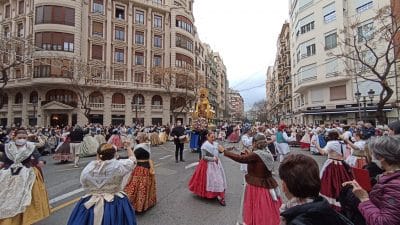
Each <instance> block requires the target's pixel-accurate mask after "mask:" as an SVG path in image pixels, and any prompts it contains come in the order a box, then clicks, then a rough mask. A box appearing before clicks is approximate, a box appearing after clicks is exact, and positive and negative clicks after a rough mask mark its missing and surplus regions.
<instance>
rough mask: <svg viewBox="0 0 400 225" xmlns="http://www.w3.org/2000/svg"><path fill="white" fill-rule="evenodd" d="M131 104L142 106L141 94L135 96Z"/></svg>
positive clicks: (142, 98)
mask: <svg viewBox="0 0 400 225" xmlns="http://www.w3.org/2000/svg"><path fill="white" fill-rule="evenodd" d="M133 104H134V105H144V97H143V95H141V94H137V95H135V96H133Z"/></svg>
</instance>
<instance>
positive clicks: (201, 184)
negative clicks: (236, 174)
mask: <svg viewBox="0 0 400 225" xmlns="http://www.w3.org/2000/svg"><path fill="white" fill-rule="evenodd" d="M207 167H208V163H207V161H205V160H203V159H202V160H200V162H199V165H197V167H196V170H195V171H194V174H193V176H192V178H191V179H190V181H189V190H190V191H191V192H193V193H194V194H196V195H198V196H200V197H202V198H216V197H221V198H224V197H225V192H211V191H207Z"/></svg>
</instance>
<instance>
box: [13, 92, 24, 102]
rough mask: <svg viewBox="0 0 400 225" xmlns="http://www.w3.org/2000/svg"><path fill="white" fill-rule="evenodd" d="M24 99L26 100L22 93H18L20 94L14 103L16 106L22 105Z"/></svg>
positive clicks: (16, 96)
mask: <svg viewBox="0 0 400 225" xmlns="http://www.w3.org/2000/svg"><path fill="white" fill-rule="evenodd" d="M23 99H24V98H23V96H22V94H21V92H18V93H17V94H16V95H15V99H14V103H15V104H22V101H23Z"/></svg>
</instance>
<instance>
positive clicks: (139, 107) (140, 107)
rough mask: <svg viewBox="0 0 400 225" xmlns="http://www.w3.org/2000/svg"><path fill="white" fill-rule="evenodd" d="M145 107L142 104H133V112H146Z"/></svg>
mask: <svg viewBox="0 0 400 225" xmlns="http://www.w3.org/2000/svg"><path fill="white" fill-rule="evenodd" d="M144 108H145V106H144V105H142V104H132V111H136V110H137V111H138V112H144Z"/></svg>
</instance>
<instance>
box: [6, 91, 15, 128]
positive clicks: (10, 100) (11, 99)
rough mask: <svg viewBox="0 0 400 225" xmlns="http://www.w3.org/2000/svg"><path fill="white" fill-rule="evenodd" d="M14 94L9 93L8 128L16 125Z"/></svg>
mask: <svg viewBox="0 0 400 225" xmlns="http://www.w3.org/2000/svg"><path fill="white" fill-rule="evenodd" d="M12 107H13V93H12V92H11V93H8V110H7V126H11V125H12V124H13V123H14V120H13V119H14V118H13V109H12Z"/></svg>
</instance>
